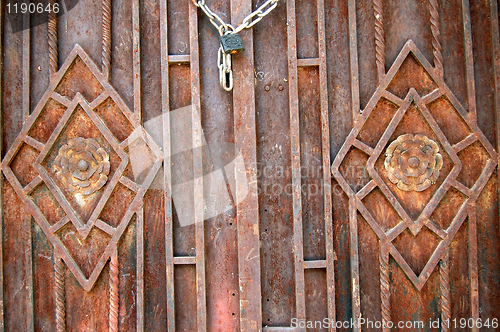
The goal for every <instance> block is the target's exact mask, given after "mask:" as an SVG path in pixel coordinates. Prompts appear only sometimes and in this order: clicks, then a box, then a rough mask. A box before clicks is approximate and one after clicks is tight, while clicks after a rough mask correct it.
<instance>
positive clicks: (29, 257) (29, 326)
mask: <svg viewBox="0 0 500 332" xmlns="http://www.w3.org/2000/svg"><path fill="white" fill-rule="evenodd" d="M23 28H24V30H23V64H22V66H23V67H22V68H23V69H22V70H23V73H22V76H23V91H22V95H23V97H22V105H23V106H22V115H23V122H24V121H26V119H27V118H28V116H29V115H30V109H31V105H30V85H31V82H30V65H31V61H30V60H31V54H30V53H31V38H30V34H31V29H30V15H29V14H27V15H23ZM23 222H25V223H28V224H29V234H28V248H27V249H28V250H27V251H26V261H25V264H26V275H27V276H28V281H27V286H28V288H29V290H28V294H29V299H28V311H29V316H28V317H29V318H28V321H27V322H26V330H27V331H34V330H35V310H34V294H33V289H34V288H33V287H34V286H33V234H32V233H33V230H32V227H31V216H27V217H26V218H25V219H24V220H23Z"/></svg>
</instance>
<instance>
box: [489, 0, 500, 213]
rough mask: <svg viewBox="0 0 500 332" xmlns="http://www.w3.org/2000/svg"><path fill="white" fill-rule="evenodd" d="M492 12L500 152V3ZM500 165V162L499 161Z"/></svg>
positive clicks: (492, 3)
mask: <svg viewBox="0 0 500 332" xmlns="http://www.w3.org/2000/svg"><path fill="white" fill-rule="evenodd" d="M490 11H491V15H490V17H491V44H492V48H493V49H492V51H493V70H494V73H493V76H494V78H495V120H496V136H497V151H500V31H499V27H500V26H499V22H498V3H497V1H496V0H490ZM497 162H498V164H499V165H500V155H499V160H497ZM498 184H500V172H497V185H498ZM497 201H498V206H499V207H500V190H498V198H497Z"/></svg>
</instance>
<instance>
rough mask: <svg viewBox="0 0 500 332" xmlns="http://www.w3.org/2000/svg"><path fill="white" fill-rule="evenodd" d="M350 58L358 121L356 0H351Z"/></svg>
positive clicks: (352, 89) (355, 111)
mask: <svg viewBox="0 0 500 332" xmlns="http://www.w3.org/2000/svg"><path fill="white" fill-rule="evenodd" d="M348 12H349V57H350V62H351V106H352V116H353V119H356V117H357V116H358V114H359V113H360V112H361V110H360V105H359V103H360V102H359V69H358V32H357V28H356V0H349V3H348Z"/></svg>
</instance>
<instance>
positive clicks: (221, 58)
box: [191, 0, 279, 91]
mask: <svg viewBox="0 0 500 332" xmlns="http://www.w3.org/2000/svg"><path fill="white" fill-rule="evenodd" d="M278 1H279V0H267V1H266V2H265V3H264V4H262V5H261V6H260V7H259V8H257V9H256V10H254V11H253V12H252V13H251V14H250V15H248V16H247V17H245V18H244V19H243V22H241V24H240V25H239V26H238V27H237V28H234V27H233V26H232V25H231V24H227V23H226V22H224V20H223V19H222V18H221V17H220V16H219V15H217V14H216V13H214V12H213V11H212V10H211V9H210V8H209V7H208V6H207V4H206V3H205V0H198V1H196V0H191V2H192V3H193V4H194V5H195V6H196V7H199V8H201V10H202V11H203V12H204V13H205V15H207V16H208V18H209V19H210V23H212V25H213V26H214V27H215V28H216V29H217V31H219V34H220V35H221V36H222V35H225V34H230V33H239V32H241V31H242V30H243V29H250V28H251V27H253V26H254V25H255V24H257V23H258V22H259V21H260V20H262V19H263V18H264V17H265V16H266V15H268V14H269V13H270V12H271V11H273V9H274V8H276V6H277V5H278ZM231 57H232V56H231V54H225V53H224V51H223V50H222V47H220V48H219V51H218V54H217V58H218V59H217V66H218V67H219V81H220V85H221V86H222V87H223V88H224V90H226V91H231V90H232V89H233V70H232V68H231Z"/></svg>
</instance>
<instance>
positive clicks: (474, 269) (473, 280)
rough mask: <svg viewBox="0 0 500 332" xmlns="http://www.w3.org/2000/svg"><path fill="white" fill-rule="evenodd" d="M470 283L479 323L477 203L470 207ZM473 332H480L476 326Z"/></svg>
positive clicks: (472, 307) (475, 318)
mask: <svg viewBox="0 0 500 332" xmlns="http://www.w3.org/2000/svg"><path fill="white" fill-rule="evenodd" d="M468 221H469V282H470V307H471V312H470V314H471V318H473V319H474V321H477V319H478V318H479V272H478V261H477V260H478V252H477V220H476V202H475V201H474V202H471V203H470V205H469V217H468ZM471 331H473V332H477V331H479V329H478V327H477V325H476V324H474V327H473V328H472V329H471Z"/></svg>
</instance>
